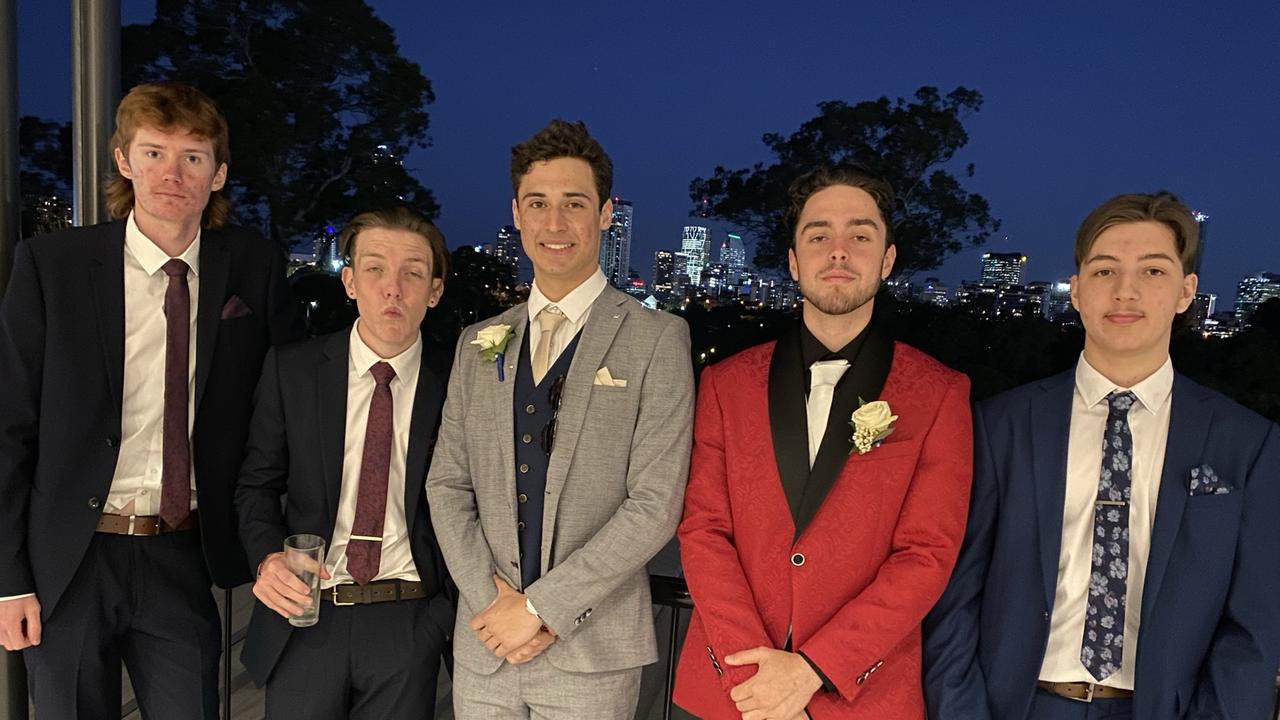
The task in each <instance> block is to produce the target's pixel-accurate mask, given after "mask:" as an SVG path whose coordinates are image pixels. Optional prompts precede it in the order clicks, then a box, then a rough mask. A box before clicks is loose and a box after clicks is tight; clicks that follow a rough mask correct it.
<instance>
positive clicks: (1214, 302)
mask: <svg viewBox="0 0 1280 720" xmlns="http://www.w3.org/2000/svg"><path fill="white" fill-rule="evenodd" d="M1217 307H1218V296H1217V295H1214V294H1213V293H1202V292H1198V293H1196V296H1195V298H1194V299H1193V300H1192V301H1191V307H1190V308H1188V313H1187V314H1188V315H1189V316H1190V317H1189V318H1188V319H1189V320H1190V321H1191V325H1192V326H1193V327H1196V328H1200V329H1203V328H1204V325H1205V322H1206V321H1207V320H1208V319H1209V317H1210V316H1212V315H1213V314H1214V312H1216V311H1217Z"/></svg>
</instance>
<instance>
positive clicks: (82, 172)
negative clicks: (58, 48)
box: [71, 0, 120, 225]
mask: <svg viewBox="0 0 1280 720" xmlns="http://www.w3.org/2000/svg"><path fill="white" fill-rule="evenodd" d="M71 84H72V108H71V114H72V121H71V126H72V127H71V137H72V148H71V152H72V166H73V175H74V183H73V185H74V188H73V190H72V197H73V204H74V214H73V218H74V222H75V224H76V225H94V224H96V223H100V222H102V221H103V220H106V219H107V218H106V213H105V209H104V207H103V202H102V192H101V187H102V181H103V179H104V178H105V177H106V176H107V173H108V171H109V170H110V168H111V165H110V163H111V154H110V152H111V148H110V141H111V125H112V121H113V119H114V118H113V115H114V113H115V107H116V103H117V102H118V101H119V99H120V0H71Z"/></svg>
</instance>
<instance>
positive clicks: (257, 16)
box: [122, 0, 439, 245]
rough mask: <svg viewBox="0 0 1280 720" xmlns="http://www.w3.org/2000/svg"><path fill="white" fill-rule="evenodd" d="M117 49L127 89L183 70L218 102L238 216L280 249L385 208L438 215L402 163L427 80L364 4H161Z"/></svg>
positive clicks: (422, 119) (208, 0)
mask: <svg viewBox="0 0 1280 720" xmlns="http://www.w3.org/2000/svg"><path fill="white" fill-rule="evenodd" d="M122 47H123V48H124V63H123V65H124V75H125V84H126V87H131V86H132V85H134V84H137V83H139V82H147V81H152V80H159V79H177V80H182V81H184V82H189V83H191V84H193V85H195V86H197V87H199V88H200V89H201V90H203V91H204V92H206V93H208V94H209V95H210V96H211V97H213V98H214V100H216V101H217V102H218V104H219V106H220V107H221V108H222V111H223V113H224V114H226V116H227V119H228V122H229V123H230V126H231V159H232V163H231V173H230V178H231V182H230V183H229V185H230V186H231V192H232V198H233V200H235V205H236V211H237V213H238V214H239V219H240V221H242V222H249V223H255V224H257V225H259V226H260V227H262V228H263V229H264V230H265V231H266V232H267V233H268V234H269V235H270V236H271V237H272V238H273V239H275V240H277V241H278V242H280V243H281V244H283V245H291V244H293V243H294V242H296V241H298V240H301V239H305V238H308V237H311V236H313V235H314V233H315V232H316V230H317V229H318V228H321V227H323V226H325V225H326V224H331V225H334V226H338V227H340V226H341V225H342V224H343V222H345V221H346V220H347V219H348V218H350V217H351V216H352V215H354V214H355V213H357V212H360V211H364V210H369V209H372V208H376V207H384V206H387V205H389V204H393V203H398V204H404V205H407V206H409V207H411V208H413V209H414V210H416V211H417V212H419V213H421V214H422V215H424V216H426V217H428V218H434V217H435V216H436V215H437V214H438V213H439V205H438V204H437V203H436V200H435V198H434V197H433V196H432V194H431V191H430V190H428V189H427V188H425V187H423V186H422V184H421V183H420V182H418V180H417V179H416V178H414V177H413V176H412V175H411V174H410V173H409V171H408V170H406V168H405V167H404V165H403V161H402V158H403V157H404V156H405V154H406V153H408V152H409V151H410V150H411V149H413V148H423V147H427V146H429V145H430V140H429V138H428V135H427V125H428V116H427V112H426V110H425V106H426V105H427V104H428V103H431V102H432V101H434V99H435V97H434V95H433V94H432V91H431V84H430V82H429V81H428V80H427V78H426V77H425V76H423V74H422V71H421V69H420V68H419V67H418V66H417V65H416V64H415V63H413V62H410V61H409V60H406V59H405V58H404V57H402V56H401V55H400V51H399V47H398V46H397V44H396V40H395V34H394V32H393V31H392V29H391V28H390V27H389V26H388V25H387V24H386V23H384V22H383V21H381V20H379V19H378V18H377V17H376V16H375V15H374V14H373V10H372V9H371V8H370V7H369V5H368V4H367V3H365V2H364V1H363V0H306V1H304V0H258V1H251V0H198V1H196V2H185V1H183V0H159V2H158V3H157V6H156V17H155V21H154V22H152V23H151V24H149V25H131V26H128V27H126V28H125V29H124V32H123V41H122Z"/></svg>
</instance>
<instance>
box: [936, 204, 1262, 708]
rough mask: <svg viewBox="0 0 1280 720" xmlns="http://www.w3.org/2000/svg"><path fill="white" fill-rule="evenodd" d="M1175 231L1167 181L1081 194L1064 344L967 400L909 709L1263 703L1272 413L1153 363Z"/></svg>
mask: <svg viewBox="0 0 1280 720" xmlns="http://www.w3.org/2000/svg"><path fill="white" fill-rule="evenodd" d="M1197 244H1198V235H1197V226H1196V223H1195V220H1194V219H1193V218H1192V216H1191V213H1190V212H1189V211H1188V210H1187V208H1186V206H1184V205H1183V204H1182V203H1181V202H1179V201H1178V199H1177V198H1175V197H1174V196H1173V195H1171V194H1168V193H1157V194H1154V195H1121V196H1119V197H1116V198H1113V199H1111V200H1109V201H1107V202H1106V203H1104V204H1103V205H1102V206H1101V207H1099V208H1098V209H1096V210H1094V211H1093V212H1092V213H1090V215H1089V216H1088V217H1087V218H1085V221H1084V223H1083V224H1082V225H1081V227H1080V230H1079V232H1078V233H1077V235H1076V249H1075V260H1076V267H1077V272H1076V275H1075V276H1074V277H1072V279H1071V300H1072V304H1073V305H1074V306H1075V308H1076V309H1077V310H1078V311H1079V313H1080V319H1081V322H1082V324H1083V325H1084V328H1085V346H1084V352H1083V353H1082V354H1081V357H1080V360H1079V362H1078V363H1077V364H1076V366H1075V368H1074V369H1072V370H1069V371H1067V372H1065V373H1063V374H1061V375H1058V376H1055V377H1051V378H1048V379H1045V380H1042V381H1039V382H1035V383H1031V384H1029V385H1025V386H1023V387H1020V388H1017V389H1015V390H1012V391H1010V392H1007V393H1004V394H1002V395H999V396H997V397H995V398H992V399H990V400H987V401H985V402H982V403H979V404H978V406H977V408H976V410H975V412H974V441H975V445H976V449H975V453H974V487H973V497H972V503H971V506H970V513H969V524H968V529H967V531H966V533H965V541H964V546H963V548H962V550H961V553H960V559H959V562H958V563H957V565H956V569H955V572H954V574H953V575H952V578H951V581H950V584H949V586H948V588H947V590H946V592H945V593H944V595H943V597H942V599H941V601H939V603H938V605H937V607H935V608H934V610H933V612H932V613H931V614H930V616H929V617H928V619H927V620H926V623H925V655H924V661H925V695H926V701H927V705H928V709H929V716H930V717H931V718H937V719H938V720H951V719H952V718H959V719H963V720H983V719H985V718H993V719H998V720H1013V719H1022V718H1036V720H1045V719H1048V720H1056V719H1058V718H1062V719H1064V720H1065V719H1067V718H1080V719H1084V718H1104V717H1105V718H1129V717H1132V718H1138V719H1140V720H1168V719H1170V718H1262V717H1265V716H1267V715H1268V713H1269V712H1270V710H1271V702H1272V700H1271V698H1272V691H1273V687H1274V681H1275V675H1276V667H1277V664H1278V663H1280V525H1277V523H1276V522H1275V519H1274V518H1275V512H1276V508H1277V507H1280V482H1277V480H1280V478H1277V477H1276V474H1277V472H1278V470H1277V468H1280V428H1277V426H1276V425H1275V424H1273V423H1271V422H1268V421H1267V420H1265V419H1264V418H1262V417H1259V416H1258V415H1256V414H1254V413H1252V412H1250V411H1249V410H1246V409H1245V408H1243V407H1241V406H1240V405H1238V404H1237V403H1235V402H1232V401H1231V400H1228V399H1227V398H1225V397H1223V396H1222V395H1220V394H1218V393H1216V392H1213V391H1211V390H1209V389H1207V388H1204V387H1201V386H1200V385H1197V384H1195V383H1193V382H1191V381H1190V380H1188V379H1187V378H1185V377H1183V376H1182V375H1179V374H1178V373H1176V372H1175V371H1174V370H1173V366H1172V364H1171V362H1170V360H1169V337H1170V331H1171V326H1172V322H1173V319H1174V316H1175V315H1177V314H1178V313H1180V312H1182V311H1184V310H1186V309H1187V307H1188V306H1190V304H1191V301H1192V299H1193V298H1194V297H1195V290H1196V276H1195V275H1194V274H1193V272H1192V270H1193V268H1194V259H1195V256H1196V249H1197Z"/></svg>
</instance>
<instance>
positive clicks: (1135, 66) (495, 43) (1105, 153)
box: [18, 0, 1280, 302]
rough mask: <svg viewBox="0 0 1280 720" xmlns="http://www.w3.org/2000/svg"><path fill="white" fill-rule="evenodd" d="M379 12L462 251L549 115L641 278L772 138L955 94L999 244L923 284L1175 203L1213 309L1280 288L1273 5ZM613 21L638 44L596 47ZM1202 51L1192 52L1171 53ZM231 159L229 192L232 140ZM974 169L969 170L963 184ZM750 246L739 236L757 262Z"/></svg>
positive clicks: (36, 62) (44, 69)
mask: <svg viewBox="0 0 1280 720" xmlns="http://www.w3.org/2000/svg"><path fill="white" fill-rule="evenodd" d="M371 5H372V6H373V7H374V9H375V11H376V13H377V14H378V16H379V17H381V18H382V19H383V20H384V21H386V22H387V23H388V24H390V25H391V26H392V27H393V28H395V29H396V30H397V38H398V40H399V42H400V45H401V50H402V52H403V53H404V55H405V56H406V57H408V58H409V59H410V60H413V61H415V62H417V63H419V64H420V65H421V66H422V68H423V72H424V73H425V75H426V76H427V77H428V78H429V79H430V80H431V82H432V85H433V90H434V92H435V95H436V101H435V102H434V103H433V104H431V105H429V106H428V108H427V109H428V111H429V112H430V114H431V130H430V132H431V136H432V140H433V146H432V147H430V148H426V149H422V150H415V151H414V152H413V153H411V154H410V155H409V156H408V157H407V158H406V159H405V165H406V167H407V168H409V169H410V170H411V171H412V172H414V173H415V174H416V175H417V176H418V177H419V178H420V179H421V180H422V181H423V183H424V184H425V185H426V186H427V187H430V188H431V189H432V190H433V191H434V192H435V193H436V196H437V197H438V198H439V199H440V201H441V204H442V207H443V211H442V213H441V215H440V217H439V225H440V226H441V228H442V230H443V231H444V232H445V235H446V237H448V238H449V239H450V243H451V245H453V246H458V245H463V244H468V245H472V244H479V243H484V242H492V238H493V232H494V228H495V227H500V226H502V225H505V224H508V223H509V222H510V220H509V218H508V217H507V216H508V215H509V210H508V207H509V205H510V187H509V184H508V182H507V176H506V168H507V164H508V161H509V156H508V151H509V148H510V147H511V145H513V144H515V143H516V142H519V141H520V140H522V139H524V138H526V137H528V136H529V135H531V134H532V133H533V132H534V131H536V130H537V129H538V128H539V127H541V126H542V125H543V124H545V122H546V121H547V120H548V119H550V118H551V117H553V116H563V117H567V118H570V119H583V120H585V121H586V122H587V124H588V126H589V127H590V128H591V131H592V133H593V134H595V135H596V136H597V137H599V138H600V140H601V142H602V143H603V144H604V146H605V148H606V149H607V150H608V151H609V152H610V154H611V155H612V156H613V159H614V163H615V168H616V173H615V183H614V188H613V193H614V194H617V195H620V196H621V197H625V198H628V199H629V200H631V201H632V202H634V203H635V206H636V214H637V215H638V217H637V218H636V222H637V223H639V225H637V229H638V230H637V232H636V233H635V236H634V238H633V247H632V250H631V253H632V258H633V259H632V261H631V265H632V266H633V267H635V269H637V270H638V271H640V272H641V274H645V273H647V271H648V267H647V266H648V264H649V259H650V258H651V257H652V253H653V251H655V250H657V249H659V248H668V247H670V246H671V245H672V241H671V238H672V237H673V236H675V237H679V234H680V232H681V229H682V227H683V226H684V225H687V224H691V223H695V222H696V223H698V224H703V225H707V226H709V227H710V228H711V229H712V231H713V233H714V234H715V235H717V236H719V237H723V233H724V232H725V231H732V230H734V229H735V228H732V227H728V226H725V225H723V224H721V223H718V222H715V221H706V220H703V219H691V218H690V217H689V212H690V210H691V209H692V202H691V201H690V199H689V197H688V191H687V188H688V184H689V182H690V181H691V180H692V179H693V178H694V177H699V176H701V177H706V176H709V175H710V174H712V172H713V171H714V169H715V167H716V166H717V165H723V166H725V167H746V166H750V165H752V164H753V163H756V162H761V161H768V160H769V159H770V157H769V155H768V154H767V152H766V149H765V147H764V146H763V145H762V144H761V142H760V138H761V136H762V135H763V134H764V133H767V132H778V133H783V134H788V133H790V132H793V131H794V130H795V129H796V128H798V127H799V125H800V124H801V123H802V122H804V121H805V120H806V119H808V118H810V117H813V115H815V114H816V105H817V103H818V102H821V101H824V100H830V99H840V100H847V101H850V102H857V101H860V100H869V99H874V98H877V97H880V96H887V97H889V98H891V99H892V98H895V97H899V96H910V95H911V94H912V93H913V92H914V91H915V89H916V88H917V87H919V86H921V85H934V86H937V87H939V88H941V89H942V90H943V91H946V90H949V89H951V88H953V87H955V86H957V85H964V86H966V87H971V88H973V89H976V90H978V91H979V92H981V93H982V94H983V96H984V105H983V108H982V109H981V111H980V112H978V113H976V114H973V115H970V116H968V117H966V118H965V119H964V122H965V128H966V130H967V131H968V133H969V136H970V142H969V144H968V146H966V147H965V148H963V149H962V150H961V151H960V153H959V154H958V155H957V157H956V158H955V160H954V161H953V162H952V163H951V164H950V165H949V168H950V169H951V170H952V171H953V172H955V173H956V174H957V175H958V176H961V178H962V182H963V183H964V184H965V186H966V187H968V188H969V189H972V190H974V191H976V192H979V193H982V194H983V195H984V196H985V197H986V198H987V199H988V200H989V201H990V202H991V206H992V211H993V213H994V215H996V216H997V217H999V218H1001V219H1002V220H1003V227H1002V229H1001V230H1000V231H999V232H998V233H997V234H996V235H994V236H993V237H992V238H991V239H990V240H989V241H988V243H987V244H986V245H985V246H984V247H980V248H976V249H966V250H964V251H962V252H960V253H957V254H955V255H954V256H952V257H951V258H949V259H948V260H947V261H946V262H945V263H943V265H942V266H941V267H939V268H937V269H935V270H930V271H928V272H927V273H922V275H930V276H937V277H941V278H944V279H946V280H947V281H948V282H949V283H950V284H952V285H955V284H956V283H957V281H958V280H959V279H962V278H968V277H971V276H972V271H971V270H970V269H971V268H972V267H974V266H975V264H976V262H977V260H976V258H978V257H980V256H981V254H982V253H984V252H996V253H1003V252H1011V251H1018V252H1023V253H1025V254H1026V255H1027V256H1028V259H1029V260H1028V264H1027V268H1026V274H1027V277H1028V278H1039V279H1045V280H1056V279H1059V278H1061V277H1066V276H1069V275H1070V270H1071V237H1072V235H1073V234H1074V232H1075V229H1076V227H1077V226H1078V224H1079V221H1080V220H1081V219H1082V218H1083V217H1084V215H1085V214H1086V213H1087V212H1088V211H1089V210H1090V209H1091V208H1092V207H1094V206H1096V205H1097V204H1099V203H1100V202H1101V201H1103V200H1105V199H1106V198H1107V197H1109V196H1111V195H1114V194H1116V193H1120V192H1128V191H1153V190H1157V189H1162V188H1164V189H1169V190H1172V191H1174V192H1177V193H1178V194H1179V195H1180V196H1181V197H1182V198H1183V199H1184V200H1185V201H1186V202H1187V203H1188V204H1189V205H1190V206H1192V207H1193V208H1196V209H1197V210H1201V211H1203V212H1205V213H1207V214H1208V215H1210V216H1212V221H1211V222H1212V226H1213V227H1212V239H1211V241H1210V242H1209V243H1207V251H1206V256H1205V258H1204V263H1205V267H1204V269H1203V273H1202V275H1203V277H1202V282H1201V287H1202V288H1203V289H1206V290H1208V291H1210V292H1213V293H1216V294H1217V295H1218V296H1219V298H1220V299H1221V300H1222V301H1223V302H1227V301H1229V300H1230V299H1231V297H1232V295H1233V294H1234V292H1235V286H1236V284H1237V282H1238V280H1239V279H1240V278H1242V277H1245V276H1248V275H1251V274H1255V273H1258V272H1274V271H1277V270H1280V243H1277V242H1276V238H1275V234H1276V233H1275V230H1274V229H1273V228H1272V227H1270V225H1269V223H1268V222H1267V218H1266V217H1264V216H1263V213H1262V212H1261V211H1260V210H1259V208H1267V207H1269V205H1270V203H1271V202H1272V201H1273V199H1274V194H1275V187H1276V182H1275V180H1274V177H1273V172H1272V168H1271V165H1272V162H1271V161H1270V158H1273V157H1277V156H1280V135H1277V134H1276V133H1274V132H1273V128H1274V125H1275V122H1276V119H1277V118H1280V90H1277V88H1276V87H1274V84H1266V83H1263V84H1259V83H1256V82H1252V81H1248V80H1247V78H1249V77H1255V78H1256V77H1272V76H1276V75H1277V74H1280V53H1276V52H1275V51H1274V39H1275V37H1277V36H1278V35H1280V6H1276V5H1274V4H1264V3H1259V2H1246V3H1236V4H1229V5H1227V6H1221V7H1219V6H1214V7H1200V6H1183V7H1168V6H1167V5H1166V4H1161V5H1154V4H1153V5H1150V6H1146V5H1145V4H1135V5H1124V6H1106V7H1103V6H1097V7H1084V6H1071V7H1037V8H1018V9H1016V10H1014V11H1010V10H1009V9H1008V8H985V7H973V6H954V5H951V4H944V3H938V2H932V3H925V4H921V5H918V6H911V7H906V8H898V7H889V6H884V7H863V6H857V7H854V6H848V5H847V4H844V3H838V2H817V3H813V4H807V5H806V6H804V7H803V8H791V9H784V8H782V7H781V6H777V5H765V4H763V3H747V4H746V5H743V4H741V3H729V2H727V1H725V2H722V1H716V2H705V3H698V4H695V5H693V6H676V5H674V4H670V5H668V4H662V3H658V4H655V5H653V6H651V7H648V8H646V11H645V12H643V13H637V12H633V11H632V10H631V9H629V8H627V7H624V6H604V7H601V8H598V9H593V10H592V11H591V12H581V13H565V14H557V15H556V16H555V17H551V16H549V15H542V14H537V13H527V12H526V8H524V6H520V5H516V4H515V3H501V2H500V3H495V4H492V5H490V6H486V7H485V8H483V9H477V8H475V7H473V6H465V7H452V6H439V5H433V6H431V7H430V8H429V9H428V8H425V7H424V6H422V5H421V4H418V3H410V2H403V1H401V2H392V1H390V0H380V1H375V2H372V3H371ZM121 7H122V13H123V18H124V21H125V22H126V23H136V22H147V21H149V20H150V17H151V15H152V14H153V13H154V4H153V3H148V2H139V1H136V0H122V5H121ZM68 14H69V13H68V12H67V9H66V8H65V7H62V6H58V5H57V4H56V3H55V4H38V3H35V2H34V0H25V2H20V3H19V7H18V20H19V91H20V111H21V112H22V113H24V114H33V115H37V116H41V117H47V118H52V119H60V120H65V119H67V118H68V117H69V115H70V97H71V84H70V71H69V67H70V62H69V51H68V47H69V19H68V17H67V16H68ZM1104 15H1105V17H1106V19H1107V21H1106V22H1099V19H1100V18H1101V17H1103V16H1104ZM620 23H621V24H625V26H626V27H627V28H628V31H627V32H626V33H609V32H607V31H606V30H604V28H608V27H612V26H617V25H618V24H620ZM816 25H821V26H823V27H834V26H841V25H845V26H853V27H860V28H868V29H870V30H871V32H865V33H861V34H860V35H859V39H858V41H857V46H858V48H859V52H858V53H857V54H856V55H851V54H849V53H847V52H845V50H847V48H846V47H845V46H846V45H848V43H847V42H837V43H814V42H812V33H813V28H814V27H815V26H816ZM423 27H430V28H431V29H432V31H431V32H430V33H422V32H418V29H420V28H423ZM1192 32H1193V33H1194V36H1195V47H1196V52H1194V53H1188V52H1186V51H1185V47H1186V46H1185V44H1183V43H1181V42H1178V41H1176V40H1175V39H1176V38H1181V37H1185V36H1186V35H1187V33H1192ZM976 37H981V38H982V39H983V40H982V42H974V40H973V39H974V38H976ZM60 38H66V39H67V40H66V41H59V39H60ZM716 39H718V40H717V41H714V42H708V41H712V40H716ZM534 47H536V48H537V50H536V52H535V51H532V50H531V49H532V48H534ZM691 47H699V48H701V50H699V51H698V52H689V51H688V50H689V48H691ZM913 48H928V51H927V52H924V51H919V50H914V49H913ZM850 58H856V59H852V60H851V59H850ZM618 78H626V79H627V81H626V82H625V83H619V82H617V79H618ZM604 87H609V88H610V90H611V92H610V94H607V95H606V94H602V93H601V92H600V90H601V89H602V88H604ZM619 102H621V105H620V104H619ZM232 148H233V153H232V157H233V162H232V168H231V175H232V177H233V178H234V175H235V163H234V159H235V148H236V141H235V138H233V139H232ZM969 163H973V164H974V166H975V172H974V174H973V176H972V177H965V175H966V173H965V172H964V170H965V168H966V166H967V165H968V164H969ZM641 228H642V230H641ZM754 240H755V239H754V238H751V237H749V236H744V241H745V244H746V249H747V259H748V261H750V260H751V256H752V253H753V251H754ZM917 277H920V276H919V275H918V276H917Z"/></svg>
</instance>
